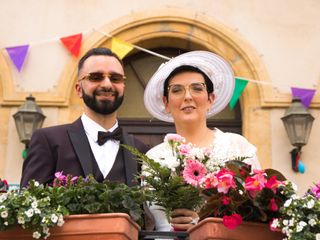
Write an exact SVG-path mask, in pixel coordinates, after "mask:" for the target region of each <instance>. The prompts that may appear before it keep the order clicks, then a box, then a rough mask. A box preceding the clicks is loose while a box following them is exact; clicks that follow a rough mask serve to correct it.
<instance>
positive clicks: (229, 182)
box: [217, 168, 236, 194]
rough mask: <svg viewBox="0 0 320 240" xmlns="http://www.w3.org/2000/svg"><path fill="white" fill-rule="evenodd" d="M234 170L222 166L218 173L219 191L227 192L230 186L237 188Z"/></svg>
mask: <svg viewBox="0 0 320 240" xmlns="http://www.w3.org/2000/svg"><path fill="white" fill-rule="evenodd" d="M233 176H234V172H232V171H229V170H227V169H225V168H222V169H221V170H220V171H219V172H218V173H217V179H218V185H217V190H218V192H222V193H224V194H227V193H228V191H229V189H230V188H233V189H234V188H236V183H235V182H234V178H233Z"/></svg>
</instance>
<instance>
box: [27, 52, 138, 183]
mask: <svg viewBox="0 0 320 240" xmlns="http://www.w3.org/2000/svg"><path fill="white" fill-rule="evenodd" d="M124 88H125V76H124V70H123V63H122V61H121V60H120V59H119V58H118V57H117V56H116V55H115V54H114V53H113V52H111V50H110V49H107V48H94V49H91V50H89V51H88V52H87V53H86V54H85V55H84V56H83V57H82V58H81V59H80V61H79V64H78V81H77V83H76V86H75V89H76V92H77V94H78V96H79V97H80V98H82V99H83V101H84V103H85V104H84V112H83V114H82V116H81V117H80V118H79V119H77V120H76V121H75V122H73V123H71V124H66V125H59V126H54V127H48V128H42V129H38V130H37V131H35V132H34V134H33V136H32V139H31V142H30V144H29V149H28V154H27V158H26V159H25V161H24V163H23V169H22V178H21V186H22V187H25V186H27V184H28V181H29V180H31V179H35V180H37V181H38V182H40V183H44V184H51V183H52V182H53V179H54V178H55V176H54V175H55V173H56V172H60V171H63V174H64V175H66V174H71V175H73V176H87V175H88V174H93V176H94V177H95V179H96V180H97V181H99V182H102V181H103V180H105V179H108V180H113V181H119V182H124V183H126V184H127V185H129V186H131V185H133V184H134V179H133V178H134V175H135V174H136V172H137V162H136V161H135V160H134V156H133V155H131V153H130V152H128V151H127V150H125V149H123V148H121V147H120V144H121V143H124V144H128V145H131V146H135V147H138V148H139V147H140V148H141V146H142V145H141V146H137V145H136V144H137V141H136V140H135V139H134V138H133V137H131V136H129V135H128V134H126V133H125V132H123V130H121V129H120V127H119V126H118V121H117V109H118V108H119V107H120V105H121V103H122V101H123V94H124Z"/></svg>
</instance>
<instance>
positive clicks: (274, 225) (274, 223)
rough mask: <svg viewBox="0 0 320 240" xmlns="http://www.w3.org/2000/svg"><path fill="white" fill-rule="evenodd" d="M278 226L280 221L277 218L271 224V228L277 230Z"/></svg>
mask: <svg viewBox="0 0 320 240" xmlns="http://www.w3.org/2000/svg"><path fill="white" fill-rule="evenodd" d="M278 226H279V219H277V218H275V219H273V221H272V223H271V227H272V228H277V227H278Z"/></svg>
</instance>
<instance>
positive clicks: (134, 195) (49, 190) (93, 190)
mask: <svg viewBox="0 0 320 240" xmlns="http://www.w3.org/2000/svg"><path fill="white" fill-rule="evenodd" d="M146 200H147V193H145V191H144V190H143V189H142V188H141V187H140V186H136V187H128V186H127V185H125V184H122V183H114V182H108V181H106V182H104V183H98V182H97V181H96V180H95V179H94V178H93V177H92V176H88V177H86V178H83V177H72V176H70V175H67V176H64V175H63V174H62V172H61V173H56V179H55V180H54V183H53V186H46V185H40V184H39V183H38V182H36V181H34V180H32V181H30V182H29V185H28V187H27V188H25V189H22V191H21V192H19V191H17V190H13V191H9V192H7V193H2V194H1V195H0V216H1V217H0V231H3V230H6V229H9V228H10V227H14V226H17V225H20V226H21V227H22V228H23V229H31V230H32V231H33V237H34V238H40V237H44V238H47V237H48V236H49V235H50V233H49V228H50V227H54V226H62V225H63V223H64V220H63V216H67V215H70V214H94V213H114V212H122V213H127V214H129V215H130V216H131V217H132V218H133V220H135V221H137V222H138V223H140V224H141V223H142V217H141V215H142V209H141V205H142V204H143V202H145V201H146Z"/></svg>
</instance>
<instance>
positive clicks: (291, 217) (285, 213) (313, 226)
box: [271, 182, 320, 240]
mask: <svg viewBox="0 0 320 240" xmlns="http://www.w3.org/2000/svg"><path fill="white" fill-rule="evenodd" d="M280 213H281V216H280V217H279V218H275V219H274V220H273V221H272V224H271V228H272V229H274V230H277V229H280V230H281V231H282V232H283V233H284V234H285V235H286V236H287V239H288V240H290V239H294V240H304V239H306V240H309V239H310V240H311V239H313V240H320V182H319V183H317V184H315V186H313V187H311V188H310V189H309V190H308V191H307V193H306V194H305V195H304V196H302V197H299V196H297V195H296V194H292V195H291V196H290V198H289V199H288V200H287V201H286V202H285V203H284V205H283V207H281V208H280Z"/></svg>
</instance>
